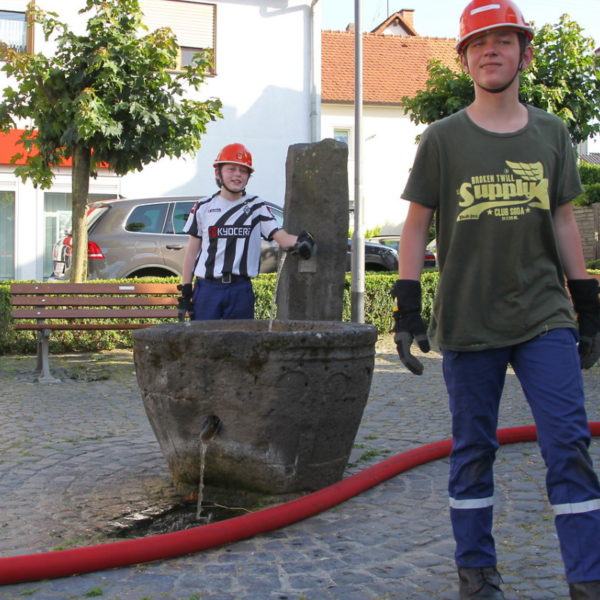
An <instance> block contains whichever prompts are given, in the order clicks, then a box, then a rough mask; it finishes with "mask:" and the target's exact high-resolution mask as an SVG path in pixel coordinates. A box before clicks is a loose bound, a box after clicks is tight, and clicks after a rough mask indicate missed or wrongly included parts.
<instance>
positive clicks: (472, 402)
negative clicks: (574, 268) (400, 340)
mask: <svg viewBox="0 0 600 600" xmlns="http://www.w3.org/2000/svg"><path fill="white" fill-rule="evenodd" d="M442 354H443V370H444V379H445V381H446V387H447V389H448V394H449V399H450V412H451V414H452V437H453V445H452V452H451V455H450V478H449V486H448V491H449V494H450V517H451V521H452V527H453V531H454V537H455V540H456V554H455V558H456V563H457V565H458V566H460V567H489V566H495V565H496V551H495V546H494V538H493V536H492V521H493V495H494V476H493V463H494V459H495V456H496V450H497V449H498V442H497V439H496V428H497V424H498V410H499V403H500V397H501V395H502V390H503V387H504V380H505V376H506V369H507V367H508V365H511V366H512V367H513V369H514V371H515V374H516V376H517V377H518V379H519V382H520V384H521V387H522V388H523V391H524V393H525V397H526V399H527V402H528V403H529V406H530V408H531V412H532V414H533V418H534V420H535V423H536V426H537V430H538V443H539V446H540V449H541V452H542V456H543V458H544V462H545V464H546V467H547V475H546V488H547V492H548V498H549V500H550V504H551V505H552V508H553V510H554V513H555V525H556V530H557V533H558V537H559V540H560V546H561V552H562V556H563V561H564V563H565V569H566V574H567V580H568V581H569V583H576V582H581V581H595V580H600V543H599V540H600V485H599V483H598V478H597V476H596V474H595V473H594V469H593V467H592V462H591V459H590V456H589V453H588V448H589V444H590V432H589V426H588V423H587V416H586V412H585V408H584V393H583V378H582V376H581V370H580V366H579V356H578V353H577V337H576V332H575V330H572V329H554V330H552V331H550V332H548V333H546V334H544V335H540V336H538V337H536V338H534V339H532V340H529V341H527V342H524V343H522V344H518V345H516V346H510V347H506V348H497V349H492V350H484V351H480V352H454V351H448V350H444V351H442Z"/></svg>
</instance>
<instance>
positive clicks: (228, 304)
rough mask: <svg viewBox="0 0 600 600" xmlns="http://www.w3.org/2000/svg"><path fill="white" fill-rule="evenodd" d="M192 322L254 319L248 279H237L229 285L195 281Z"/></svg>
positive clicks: (252, 297)
mask: <svg viewBox="0 0 600 600" xmlns="http://www.w3.org/2000/svg"><path fill="white" fill-rule="evenodd" d="M192 302H193V303H194V321H213V320H218V319H254V290H253V288H252V282H251V281H250V279H246V278H239V279H235V280H234V281H232V282H231V283H222V282H221V281H218V280H211V279H196V284H195V285H194V294H193V296H192Z"/></svg>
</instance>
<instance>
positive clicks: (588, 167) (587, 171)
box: [578, 162, 600, 185]
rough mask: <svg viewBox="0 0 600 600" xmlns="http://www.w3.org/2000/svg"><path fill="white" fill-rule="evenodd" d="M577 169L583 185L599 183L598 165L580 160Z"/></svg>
mask: <svg viewBox="0 0 600 600" xmlns="http://www.w3.org/2000/svg"><path fill="white" fill-rule="evenodd" d="M578 169H579V176H580V177H581V183H583V184H584V185H588V184H591V183H600V165H593V164H591V163H585V162H582V163H581V164H580V165H579V166H578Z"/></svg>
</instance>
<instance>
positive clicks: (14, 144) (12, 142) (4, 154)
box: [0, 129, 109, 169]
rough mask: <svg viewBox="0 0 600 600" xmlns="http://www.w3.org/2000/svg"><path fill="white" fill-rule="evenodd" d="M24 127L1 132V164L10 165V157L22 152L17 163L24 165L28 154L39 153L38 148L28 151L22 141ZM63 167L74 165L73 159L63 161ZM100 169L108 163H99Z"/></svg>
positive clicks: (104, 167)
mask: <svg viewBox="0 0 600 600" xmlns="http://www.w3.org/2000/svg"><path fill="white" fill-rule="evenodd" d="M24 131H25V130H24V129H11V130H10V131H9V132H8V133H2V132H0V165H10V164H11V162H10V159H11V158H12V157H13V156H14V155H15V154H22V155H23V156H22V157H21V158H19V159H17V160H16V161H15V162H14V163H12V164H15V165H24V164H25V161H26V159H27V156H35V155H36V154H38V152H37V150H32V151H31V152H27V151H26V150H25V148H24V146H23V144H22V143H21V136H22V135H23V132H24ZM60 166H61V167H72V166H73V159H71V158H67V159H64V160H62V161H61V163H60ZM98 167H99V168H100V169H108V168H109V167H108V165H107V164H106V163H102V164H99V165H98Z"/></svg>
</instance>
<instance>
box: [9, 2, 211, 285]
mask: <svg viewBox="0 0 600 600" xmlns="http://www.w3.org/2000/svg"><path fill="white" fill-rule="evenodd" d="M79 12H80V14H84V13H90V14H91V16H90V18H89V20H88V21H87V27H86V33H85V35H76V34H75V33H73V32H71V31H70V30H69V29H68V27H67V25H65V24H64V23H61V22H59V21H58V15H57V14H56V13H53V12H45V11H42V10H40V9H39V8H37V7H36V6H35V3H34V2H30V4H29V5H28V8H27V15H28V19H29V21H30V22H31V23H39V24H41V26H42V28H43V31H44V35H45V38H46V40H48V39H50V38H51V37H55V38H56V44H57V50H56V53H55V54H54V55H53V56H44V55H43V54H40V53H38V54H34V55H30V54H25V53H19V52H15V51H14V50H12V49H10V48H8V47H7V46H6V45H4V46H3V47H1V48H0V58H1V59H2V60H3V61H4V62H5V64H4V66H3V67H2V69H3V70H4V71H5V72H6V73H7V74H8V75H9V76H11V77H13V78H14V79H15V80H16V82H17V83H18V86H16V88H13V87H10V86H9V87H6V88H5V89H4V100H3V102H2V103H1V104H0V127H2V129H3V130H4V131H6V130H8V129H9V128H14V127H16V126H17V124H18V123H20V122H25V123H26V125H25V131H24V133H23V135H22V138H21V141H22V144H23V146H24V148H25V150H26V151H27V156H26V161H25V164H23V165H19V166H17V167H15V174H16V175H17V176H19V177H20V178H22V179H23V180H26V179H30V180H31V181H32V182H33V183H34V185H36V186H39V187H41V188H42V189H47V188H49V187H50V186H51V185H52V181H53V178H54V171H53V169H54V168H55V167H57V166H59V165H61V164H62V163H63V161H64V160H65V159H72V161H73V163H72V164H73V168H72V200H73V216H72V220H73V268H72V276H71V280H72V281H85V279H86V278H87V228H86V223H85V215H86V205H87V199H88V190H89V181H90V176H96V170H97V167H98V165H100V164H108V165H109V166H110V168H111V169H112V170H113V171H114V172H115V173H116V174H117V175H124V174H125V173H128V172H130V171H133V170H142V168H143V167H144V165H147V164H149V163H152V162H154V161H157V160H159V159H161V158H163V157H180V156H182V155H184V154H193V153H195V152H197V151H198V149H199V148H200V139H201V136H202V135H203V134H204V133H205V132H206V126H207V124H208V123H209V122H210V121H214V120H216V119H217V118H219V117H221V116H222V115H221V113H220V108H221V102H220V101H219V100H218V99H214V98H211V99H207V100H203V101H200V100H194V99H190V98H187V97H186V96H187V95H188V93H189V92H190V91H197V90H198V89H199V88H200V86H201V84H202V83H203V81H204V80H205V77H206V74H207V73H208V72H209V69H210V66H211V65H210V60H209V57H208V55H207V54H205V53H198V54H197V55H196V56H195V57H194V59H193V61H192V64H191V65H190V66H186V67H183V68H182V69H181V70H180V71H179V72H176V73H175V72H174V71H173V69H174V66H175V65H176V62H177V56H178V51H179V49H178V45H177V40H176V38H175V36H174V34H173V32H172V31H171V30H170V29H169V28H167V27H163V28H160V29H157V30H156V31H153V32H148V29H147V28H146V27H145V26H144V25H143V22H142V19H143V14H142V11H141V9H140V6H139V2H138V0H86V3H85V7H84V8H82V9H81V10H80V11H79ZM31 152H33V153H31ZM21 157H22V156H21V155H15V157H13V162H14V161H16V160H17V159H18V158H21Z"/></svg>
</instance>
